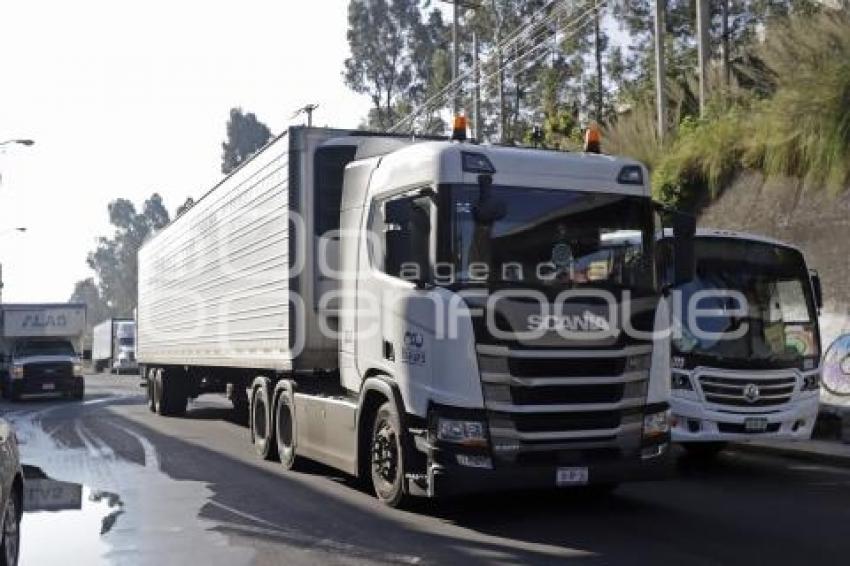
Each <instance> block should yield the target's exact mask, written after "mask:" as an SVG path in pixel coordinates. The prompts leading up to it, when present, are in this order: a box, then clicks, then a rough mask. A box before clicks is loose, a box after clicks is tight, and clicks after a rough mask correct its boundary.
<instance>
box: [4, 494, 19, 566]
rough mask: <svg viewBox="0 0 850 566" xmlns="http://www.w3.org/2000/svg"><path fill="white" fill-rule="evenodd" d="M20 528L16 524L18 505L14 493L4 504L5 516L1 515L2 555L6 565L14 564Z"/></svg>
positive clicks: (16, 558) (16, 557)
mask: <svg viewBox="0 0 850 566" xmlns="http://www.w3.org/2000/svg"><path fill="white" fill-rule="evenodd" d="M20 542H21V530H20V525H19V524H18V506H17V502H16V501H15V497H14V494H13V495H12V496H10V497H9V503H8V504H7V505H6V516H5V517H3V557H4V558H5V559H6V566H16V564H17V563H18V551H19V549H20Z"/></svg>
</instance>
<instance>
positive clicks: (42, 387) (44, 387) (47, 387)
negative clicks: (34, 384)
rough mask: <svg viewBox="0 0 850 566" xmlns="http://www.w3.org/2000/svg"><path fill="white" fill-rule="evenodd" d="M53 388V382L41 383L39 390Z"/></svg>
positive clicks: (54, 386) (54, 385)
mask: <svg viewBox="0 0 850 566" xmlns="http://www.w3.org/2000/svg"><path fill="white" fill-rule="evenodd" d="M55 389H56V384H55V383H43V384H42V385H41V390H42V391H54V390H55Z"/></svg>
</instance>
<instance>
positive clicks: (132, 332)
mask: <svg viewBox="0 0 850 566" xmlns="http://www.w3.org/2000/svg"><path fill="white" fill-rule="evenodd" d="M91 357H92V364H93V365H94V369H95V371H97V372H101V371H104V370H106V369H109V371H110V372H116V373H122V372H136V371H138V369H139V365H138V362H137V361H136V321H135V320H133V319H129V318H108V319H106V320H104V321H103V322H101V323H100V324H98V325H97V326H95V327H94V329H93V330H92V356H91Z"/></svg>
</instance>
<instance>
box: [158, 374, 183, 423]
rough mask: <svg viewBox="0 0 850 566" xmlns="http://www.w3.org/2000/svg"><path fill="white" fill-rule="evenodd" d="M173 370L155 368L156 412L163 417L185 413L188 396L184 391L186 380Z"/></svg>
mask: <svg viewBox="0 0 850 566" xmlns="http://www.w3.org/2000/svg"><path fill="white" fill-rule="evenodd" d="M181 377H185V376H180V375H178V374H177V373H176V372H174V371H167V370H164V369H160V370H157V378H156V380H155V382H156V387H155V391H156V393H157V394H158V395H156V396H155V398H156V408H157V412H158V413H159V414H160V415H162V416H164V417H173V416H180V415H184V414H185V413H186V405H187V404H188V403H189V396H188V394H187V393H186V380H185V379H181Z"/></svg>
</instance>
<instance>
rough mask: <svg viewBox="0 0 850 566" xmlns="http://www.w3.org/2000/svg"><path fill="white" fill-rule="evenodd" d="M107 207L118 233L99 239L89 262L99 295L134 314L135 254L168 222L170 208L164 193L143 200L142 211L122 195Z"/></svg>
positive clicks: (119, 312)
mask: <svg viewBox="0 0 850 566" xmlns="http://www.w3.org/2000/svg"><path fill="white" fill-rule="evenodd" d="M108 211H109V221H110V222H111V223H112V225H113V226H115V233H114V235H113V236H112V237H111V238H105V237H101V238H99V239H98V243H97V248H95V250H94V251H93V252H91V253H89V255H88V258H87V263H88V265H89V267H90V268H91V269H93V270H94V272H95V273H96V274H97V279H98V282H99V286H98V290H99V293H100V296H101V297H102V299H103V300H104V301H105V302H106V304H107V306H108V307H109V309H110V310H111V312H112V314H114V315H115V316H131V315H132V314H133V309H134V308H135V307H136V300H137V297H138V262H137V257H136V254H137V252H138V250H139V248H140V247H141V245H142V243H144V241H145V240H146V239H147V238H148V237H149V236H150V235H151V234H152V233H153V232H155V231H156V230H159V229H161V228H163V227H164V226H165V225H166V224H168V222H169V215H168V210H166V208H165V206H164V204H163V202H162V197H160V195H159V194H157V193H154V194H153V195H151V197H150V198H149V199H147V200H146V201H145V202H144V205H143V206H142V212H141V213H139V212H137V211H136V207H135V206H134V205H133V203H132V202H130V201H129V200H127V199H123V198H119V199H116V200H114V201H112V202H111V203H109V207H108Z"/></svg>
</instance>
